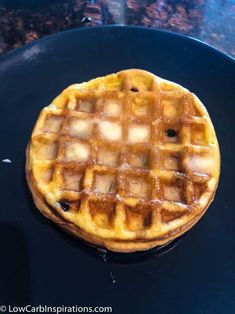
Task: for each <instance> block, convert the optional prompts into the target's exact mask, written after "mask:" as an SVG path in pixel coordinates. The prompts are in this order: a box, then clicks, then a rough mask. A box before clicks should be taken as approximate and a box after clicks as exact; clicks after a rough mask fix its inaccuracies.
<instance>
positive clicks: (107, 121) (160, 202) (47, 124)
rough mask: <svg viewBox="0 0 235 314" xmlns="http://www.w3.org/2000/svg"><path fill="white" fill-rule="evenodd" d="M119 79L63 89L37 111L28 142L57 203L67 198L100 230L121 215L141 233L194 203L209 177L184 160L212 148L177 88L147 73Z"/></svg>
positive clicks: (201, 121)
mask: <svg viewBox="0 0 235 314" xmlns="http://www.w3.org/2000/svg"><path fill="white" fill-rule="evenodd" d="M119 80H120V82H121V83H120V84H118V85H114V86H115V88H114V90H110V91H107V90H102V87H101V88H100V89H98V90H97V91H96V92H94V91H91V90H86V89H85V88H84V89H82V88H81V89H77V90H76V88H74V89H71V90H68V91H67V95H68V97H64V98H63V101H62V103H61V104H62V105H61V106H60V109H58V107H57V108H56V109H55V108H54V107H53V108H52V107H50V106H49V107H47V108H45V109H44V110H43V111H42V113H41V114H42V119H41V120H40V121H41V122H40V123H41V124H40V125H38V126H37V128H36V131H35V132H34V135H33V142H34V143H37V144H39V145H37V147H38V151H37V154H36V155H37V158H38V162H39V163H40V162H41V163H42V164H43V165H44V167H46V168H47V170H48V171H47V176H46V179H45V181H47V183H48V184H49V183H50V182H55V183H56V189H57V190H59V191H60V200H58V203H59V204H60V201H61V202H69V204H70V210H69V211H70V212H72V213H74V214H76V213H77V212H78V211H79V210H82V208H88V210H89V215H90V216H91V217H92V219H93V221H94V222H95V223H96V224H97V225H98V227H101V228H110V229H111V228H112V229H113V228H118V226H117V225H115V217H117V216H119V218H120V215H124V218H123V221H125V223H124V225H125V228H127V229H128V230H130V231H141V230H144V229H146V228H154V227H156V226H157V225H158V224H162V223H168V222H169V221H173V220H174V219H177V218H178V217H182V216H183V215H190V214H191V213H192V211H193V210H194V209H195V208H196V207H197V201H198V199H199V198H200V196H201V195H202V193H203V192H204V191H205V190H206V189H207V182H208V180H209V179H210V176H209V174H206V173H195V172H193V171H192V169H191V168H190V167H188V163H187V160H189V159H190V158H191V156H192V155H195V154H196V155H200V156H201V155H203V154H205V155H206V154H209V153H210V151H211V146H210V144H211V143H210V142H209V139H210V136H209V131H208V122H207V120H206V118H205V117H204V116H203V113H201V112H200V111H199V110H198V109H197V107H196V106H195V105H194V100H193V95H192V94H190V93H189V92H186V91H184V90H183V89H182V91H179V90H177V91H175V90H172V89H170V88H169V86H168V85H167V84H166V85H164V84H161V83H160V81H157V80H156V79H155V78H152V77H151V79H149V80H148V81H147V82H146V81H144V82H141V79H140V80H139V81H138V82H137V83H136V82H135V81H134V80H132V78H131V77H129V76H128V75H127V76H125V75H122V76H121V78H120V77H119ZM111 89H112V88H111ZM59 97H60V96H59ZM110 103H113V104H116V106H115V109H112V110H111V111H110V108H109V104H110ZM79 121H80V122H79ZM78 122H79V123H78ZM77 125H80V127H79V129H77V127H76V126H77ZM172 129H173V130H175V131H176V135H175V136H172V137H169V136H167V130H172ZM41 158H42V159H41ZM119 221H120V220H119Z"/></svg>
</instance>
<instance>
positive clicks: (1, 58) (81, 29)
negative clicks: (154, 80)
mask: <svg viewBox="0 0 235 314" xmlns="http://www.w3.org/2000/svg"><path fill="white" fill-rule="evenodd" d="M98 29H120V30H125V29H133V30H144V31H150V32H154V33H158V34H166V35H167V36H170V37H171V36H172V37H178V38H181V39H184V40H186V41H189V42H190V41H192V42H194V43H196V44H199V45H201V46H203V47H204V48H206V49H208V50H209V51H212V52H213V53H215V54H217V55H218V56H220V57H223V58H225V60H226V61H229V62H231V64H233V65H235V58H233V57H232V56H230V55H229V54H227V53H226V52H223V51H220V50H218V49H217V48H216V47H214V46H212V45H210V44H208V43H206V42H204V41H202V40H200V39H198V38H195V37H192V36H190V35H185V34H181V33H176V32H172V31H169V30H164V29H156V28H153V27H146V26H138V25H137V26H133V25H124V24H111V25H101V26H86V27H79V28H73V29H69V30H65V31H61V32H58V33H54V34H50V35H46V36H44V37H42V38H39V39H37V40H34V41H33V42H31V43H28V44H25V45H23V46H21V47H19V48H15V49H12V50H10V51H8V52H6V53H3V55H1V56H0V66H1V64H2V63H3V62H4V61H6V60H7V59H8V58H11V57H14V56H15V55H17V54H20V53H22V52H23V51H24V50H27V49H29V48H31V47H33V46H34V45H38V44H40V43H43V42H47V41H50V40H53V39H56V38H60V37H63V36H65V35H66V34H67V33H77V32H86V31H95V30H98Z"/></svg>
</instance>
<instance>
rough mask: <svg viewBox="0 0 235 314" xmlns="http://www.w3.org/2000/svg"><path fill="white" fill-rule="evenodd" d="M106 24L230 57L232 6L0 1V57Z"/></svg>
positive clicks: (213, 0) (148, 0)
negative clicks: (177, 38)
mask: <svg viewBox="0 0 235 314" xmlns="http://www.w3.org/2000/svg"><path fill="white" fill-rule="evenodd" d="M107 24H123V25H141V26H146V27H153V28H156V29H164V30H168V31H173V32H177V33H181V34H185V35H188V36H192V37H195V38H198V39H200V40H202V41H204V42H206V43H208V44H210V45H212V46H214V47H216V48H217V49H219V50H221V51H223V52H226V53H227V54H229V55H230V56H232V57H235V0H181V1H180V0H178V1H177V0H86V1H82V0H0V54H1V55H2V54H4V53H6V52H7V51H10V50H11V49H14V48H18V47H21V46H22V45H24V44H26V43H30V42H32V41H34V40H36V39H39V38H42V37H44V36H46V35H49V34H54V33H57V32H61V31H64V30H67V29H73V28H79V27H89V26H99V25H107Z"/></svg>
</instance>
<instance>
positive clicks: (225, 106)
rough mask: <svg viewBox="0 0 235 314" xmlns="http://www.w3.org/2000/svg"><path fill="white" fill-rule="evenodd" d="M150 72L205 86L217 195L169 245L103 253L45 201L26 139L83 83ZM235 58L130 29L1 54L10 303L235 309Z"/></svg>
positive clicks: (1, 233)
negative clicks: (52, 215) (44, 208)
mask: <svg viewBox="0 0 235 314" xmlns="http://www.w3.org/2000/svg"><path fill="white" fill-rule="evenodd" d="M133 67H134V68H141V69H146V70H149V71H151V72H153V73H155V74H157V75H159V76H161V77H164V78H166V79H169V80H173V81H175V82H178V83H180V84H182V85H183V86H185V87H187V88H189V89H190V90H192V91H193V92H195V93H196V94H197V95H198V96H199V97H200V98H201V100H202V101H203V102H204V104H205V105H206V107H207V109H208V111H209V113H210V115H211V118H212V120H213V122H214V125H215V129H216V131H217V135H218V139H219V142H220V148H221V155H222V174H221V178H220V184H219V189H218V191H217V195H216V199H215V201H214V202H213V204H212V205H211V206H210V208H209V210H208V211H207V213H206V215H205V216H204V217H203V218H202V220H201V221H200V222H199V223H198V224H197V225H196V226H195V227H194V228H193V229H192V230H190V231H189V232H188V233H187V234H186V235H185V236H184V237H183V238H180V239H179V240H176V241H174V242H173V243H171V244H170V245H169V246H166V247H163V248H160V249H156V250H152V251H150V252H148V253H138V254H130V255H125V256H123V254H108V256H107V255H105V254H103V253H102V252H98V251H96V250H95V249H93V248H90V247H88V246H87V245H85V244H82V243H81V242H80V241H78V240H75V239H72V238H70V237H69V236H67V235H65V234H64V233H62V232H60V231H59V230H57V228H56V227H55V226H54V225H53V224H52V223H49V222H48V221H47V220H46V219H45V218H43V217H42V216H41V215H40V214H39V213H38V211H37V210H36V209H35V207H34V205H33V202H32V199H31V196H30V194H29V192H28V189H27V186H26V182H25V176H24V162H25V148H26V145H27V141H28V139H29V137H30V134H31V131H32V127H33V125H34V123H35V121H36V119H37V116H38V114H39V112H40V110H41V109H42V107H43V106H45V105H47V104H49V102H50V100H51V99H53V97H55V96H56V95H57V94H58V93H59V92H60V91H61V90H62V89H63V88H65V87H67V86H68V85H69V84H71V83H74V82H82V81H86V80H89V79H91V78H94V77H97V76H101V75H104V74H107V73H112V72H115V71H119V70H122V69H127V68H133ZM234 73H235V62H234V61H233V60H232V59H231V58H229V57H228V56H226V55H224V54H222V53H220V52H218V51H216V50H215V49H213V48H211V47H209V46H207V45H205V44H202V43H200V42H198V41H196V40H193V39H191V38H186V37H182V36H179V35H175V34H170V33H166V32H161V31H155V30H151V29H144V28H131V27H121V26H113V27H100V28H88V29H83V30H73V31H69V32H65V33H60V34H58V35H55V36H51V37H47V38H45V39H43V40H40V41H38V42H36V43H34V44H32V45H29V46H26V47H24V48H22V49H19V50H15V51H13V52H11V53H9V54H7V55H6V56H4V57H3V58H2V59H1V62H0V84H1V85H0V108H1V116H0V117H1V118H0V119H1V123H0V134H1V153H0V154H1V156H0V157H1V160H2V159H6V158H8V159H10V160H11V161H12V163H3V162H2V163H1V165H0V167H1V175H0V186H1V192H0V199H1V214H0V215H1V219H0V247H1V259H0V278H1V280H0V304H24V303H26V304H33V305H36V304H47V305H61V304H64V305H80V306H83V305H85V306H96V305H97V306H104V305H105V306H112V307H113V313H122V314H123V313H135V314H137V313H164V314H166V313H180V314H181V313H187V314H188V313H191V314H193V313H200V314H201V313H206V314H208V313H213V314H216V313H218V314H220V313H234V312H235V294H234V291H235V244H234V243H235V242H234V239H235V202H234V200H233V197H234V195H233V193H234V178H235V163H234V157H235V149H234V130H233V127H234V117H235V105H234V99H235V88H234V86H235V77H234Z"/></svg>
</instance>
